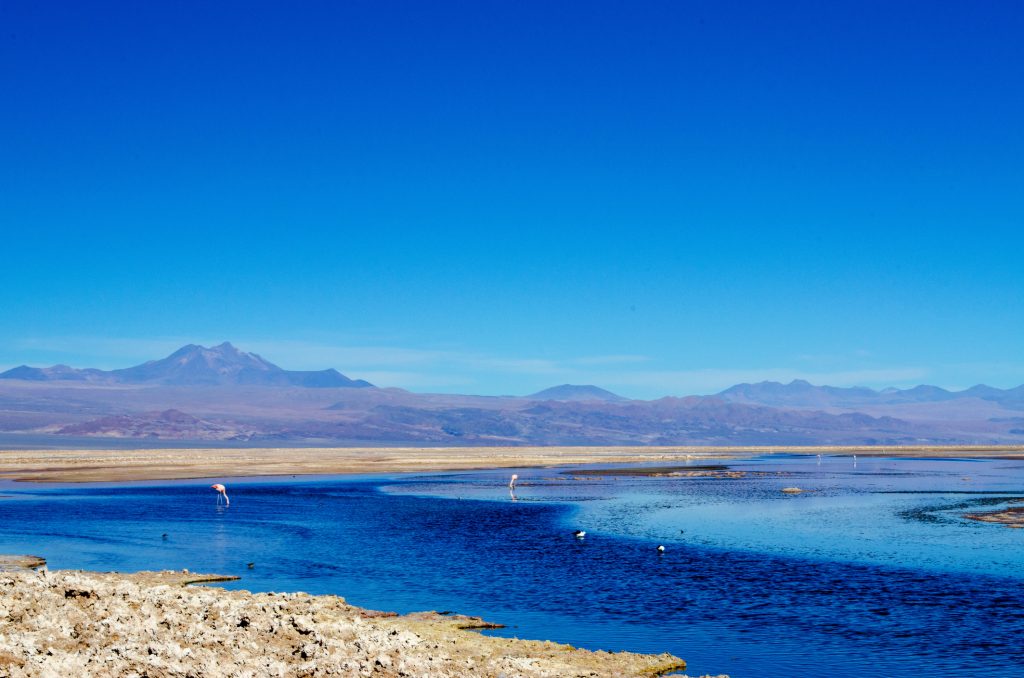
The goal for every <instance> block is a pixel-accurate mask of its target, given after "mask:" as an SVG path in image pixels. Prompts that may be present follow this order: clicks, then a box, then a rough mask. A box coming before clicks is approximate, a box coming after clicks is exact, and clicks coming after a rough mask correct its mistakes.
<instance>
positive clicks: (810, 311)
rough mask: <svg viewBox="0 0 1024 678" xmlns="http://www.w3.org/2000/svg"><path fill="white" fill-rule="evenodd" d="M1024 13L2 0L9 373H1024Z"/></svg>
mask: <svg viewBox="0 0 1024 678" xmlns="http://www.w3.org/2000/svg"><path fill="white" fill-rule="evenodd" d="M1022 35H1024V5H1022V4H1020V3H1016V2H1005V1H1001V2H992V1H984V0H982V1H979V2H971V3H965V2H952V1H943V0H927V1H922V2H898V1H897V2H893V1H886V2H872V1H865V0H857V1H855V2H854V1H851V2H817V1H808V2H785V1H781V2H775V3H768V2H753V1H751V2H729V1H723V0H702V1H694V2H688V1H685V0H672V1H669V0H666V1H664V2H643V1H638V2H602V1H595V0H587V1H579V2H552V1H550V0H545V1H543V2H523V1H516V2H512V1H507V2H497V1H495V2H488V1H482V0H475V1H466V2H442V1H440V0H436V1H433V2H388V1H385V0H368V1H365V2H364V1H348V2H342V1H334V2H302V3H284V2H274V3H264V2H254V1H252V0H247V1H246V2H215V3H208V2H198V1H196V2H169V1H167V2H117V3H113V2H112V3H105V2H88V3H83V2H65V3H61V2H33V1H30V0H25V1H23V2H21V1H14V0H0V368H6V367H10V366H13V365H16V364H20V363H29V364H34V365H45V364H52V363H55V362H64V363H71V364H74V365H76V366H95V367H106V368H110V367H123V366H127V365H130V364H134V363H137V362H141V361H142V360H145V359H150V358H157V357H162V356H164V355H166V354H167V353H169V352H170V351H171V350H173V349H174V348H176V347H177V346H179V345H181V344H184V343H190V342H195V343H204V344H209V343H219V342H220V341H223V340H230V341H232V342H233V343H235V344H236V345H238V346H239V347H240V348H242V349H245V350H253V351H257V352H259V353H261V354H262V355H264V357H266V358H267V359H269V360H271V361H273V362H276V363H278V364H280V365H281V366H283V367H286V368H293V369H300V368H324V367H336V368H338V369H339V370H341V371H342V372H344V373H346V374H348V375H350V376H353V377H364V378H367V379H370V380H371V381H374V382H375V383H379V384H382V385H387V386H403V387H407V388H410V389H412V390H418V391H428V390H429V391H454V392H473V393H492V394H498V393H528V392H531V391H535V390H539V389H540V388H543V387H546V386H550V385H553V384H557V383H563V382H572V383H590V382H592V383H597V384H599V385H601V386H604V387H607V388H610V389H612V390H615V391H617V392H620V393H623V394H625V395H629V396H635V397H657V396H661V395H665V394H677V395H678V394H686V393H705V392H711V391H717V390H719V389H721V388H724V387H726V386H728V385H730V384H732V383H735V382H739V381H757V380H761V379H778V380H788V379H791V378H795V377H803V378H807V379H810V380H811V381H814V382H816V383H823V382H824V383H832V384H836V385H852V384H863V385H868V386H876V387H877V386H887V385H897V386H900V385H911V384H916V383H921V382H926V383H935V384H939V385H943V386H947V387H965V386H970V385H972V384H974V383H977V382H985V383H989V384H992V385H995V386H1001V387H1008V386H1014V385H1017V384H1019V383H1021V382H1024V40H1022V39H1021V36H1022Z"/></svg>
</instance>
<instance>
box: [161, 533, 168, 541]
mask: <svg viewBox="0 0 1024 678" xmlns="http://www.w3.org/2000/svg"><path fill="white" fill-rule="evenodd" d="M160 538H161V539H163V540H164V541H167V533H166V532H164V533H163V534H161V535H160Z"/></svg>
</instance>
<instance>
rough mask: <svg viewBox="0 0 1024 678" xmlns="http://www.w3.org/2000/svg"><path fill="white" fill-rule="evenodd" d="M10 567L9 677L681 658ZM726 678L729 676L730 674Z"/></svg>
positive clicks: (491, 666) (655, 671)
mask: <svg viewBox="0 0 1024 678" xmlns="http://www.w3.org/2000/svg"><path fill="white" fill-rule="evenodd" d="M44 562H45V561H42V559H39V558H36V557H31V556H0V565H2V564H6V567H3V568H0V613H3V618H4V619H5V624H4V632H3V634H2V635H0V670H2V672H3V674H4V675H8V676H11V677H12V678H28V677H34V676H48V675H95V674H98V673H99V674H103V675H132V674H136V675H167V676H171V675H208V676H222V675H271V676H285V675H287V676H313V675H325V674H331V675H352V676H357V675H358V676H379V677H381V678H391V677H395V678H397V677H399V676H403V677H404V676H409V677H412V676H424V677H425V676H453V677H454V676H498V675H506V676H510V677H511V676H522V677H524V678H556V677H560V676H635V677H638V678H639V677H644V676H660V675H664V674H666V673H670V672H676V671H681V670H683V669H685V668H686V662H685V661H683V660H682V659H680V658H679V657H676V656H674V655H671V654H668V653H664V654H660V655H647V654H636V653H631V652H605V651H600V650H598V651H591V650H583V649H577V648H574V647H572V646H570V645H563V644H559V643H554V642H550V641H535V640H520V639H517V638H501V637H496V636H484V635H482V634H479V633H474V632H473V630H474V629H484V628H495V625H493V624H488V623H487V622H485V621H484V620H482V619H480V618H478V617H468V616H464V615H450V614H441V613H437V612H418V613H412V614H408V615H402V616H399V615H396V614H394V613H388V612H378V611H374V610H367V609H364V608H359V607H355V606H352V605H349V604H347V603H346V602H345V600H344V599H343V598H339V597H337V596H330V595H317V596H314V595H309V594H306V593H251V592H249V591H244V590H239V591H234V590H226V589H223V588H220V587H216V586H206V585H204V586H190V584H195V583H209V582H216V581H225V580H228V579H237V577H222V576H219V575H200V574H195V573H190V572H188V571H187V570H183V571H181V572H175V571H163V572H136V573H100V572H88V571H82V570H53V571H49V570H46V569H45V566H44ZM719 678H727V677H725V676H721V677H719Z"/></svg>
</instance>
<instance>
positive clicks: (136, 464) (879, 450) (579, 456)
mask: <svg viewBox="0 0 1024 678" xmlns="http://www.w3.org/2000/svg"><path fill="white" fill-rule="evenodd" d="M764 454H808V455H810V454H825V455H850V454H857V455H860V456H865V457H946V458H949V457H961V458H964V457H967V458H1005V459H1024V445H949V446H929V445H922V446H899V447H894V446H835V445H817V446H789V447H779V446H748V447H735V446H718V447H709V446H672V447H606V446H602V447H598V446H594V447H446V448H445V447H442V448H439V447H385V448H382V447H344V448H337V447H306V448H218V447H203V448H159V449H107V450H101V449H66V450H0V479H3V480H12V481H20V482H62V483H88V482H133V481H152V480H189V479H199V478H215V477H233V478H237V477H260V476H290V475H351V474H375V473H381V474H384V473H411V472H440V471H469V470H484V469H499V468H529V467H551V466H568V465H576V466H578V465H585V464H612V463H622V464H641V463H660V464H665V463H666V462H685V461H695V460H696V461H701V460H711V459H741V458H747V457H750V456H753V455H764Z"/></svg>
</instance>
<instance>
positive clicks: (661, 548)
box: [658, 544, 665, 555]
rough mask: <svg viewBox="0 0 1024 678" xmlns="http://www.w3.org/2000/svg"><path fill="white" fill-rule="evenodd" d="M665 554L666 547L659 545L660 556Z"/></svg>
mask: <svg viewBox="0 0 1024 678" xmlns="http://www.w3.org/2000/svg"><path fill="white" fill-rule="evenodd" d="M664 552H665V547H664V546H662V545H661V544H658V555H661V554H662V553H664Z"/></svg>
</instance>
